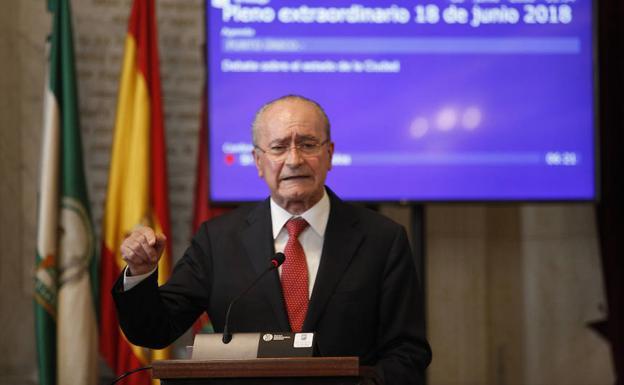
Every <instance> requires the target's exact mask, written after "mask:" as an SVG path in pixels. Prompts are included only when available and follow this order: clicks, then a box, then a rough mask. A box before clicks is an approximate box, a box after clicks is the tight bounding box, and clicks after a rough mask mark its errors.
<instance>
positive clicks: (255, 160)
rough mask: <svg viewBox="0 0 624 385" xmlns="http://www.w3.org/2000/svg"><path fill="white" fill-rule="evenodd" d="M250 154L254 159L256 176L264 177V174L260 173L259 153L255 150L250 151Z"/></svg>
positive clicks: (260, 161) (260, 159) (260, 160)
mask: <svg viewBox="0 0 624 385" xmlns="http://www.w3.org/2000/svg"><path fill="white" fill-rule="evenodd" d="M251 154H252V155H253V158H254V163H255V165H256V170H258V176H259V177H260V178H263V177H264V173H263V172H262V158H261V157H260V153H259V151H258V150H256V149H255V148H254V149H253V150H251Z"/></svg>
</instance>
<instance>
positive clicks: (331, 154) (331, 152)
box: [327, 142, 334, 170]
mask: <svg viewBox="0 0 624 385" xmlns="http://www.w3.org/2000/svg"><path fill="white" fill-rule="evenodd" d="M327 152H329V167H328V168H327V170H331V169H332V159H333V158H334V142H329V144H328V145H327Z"/></svg>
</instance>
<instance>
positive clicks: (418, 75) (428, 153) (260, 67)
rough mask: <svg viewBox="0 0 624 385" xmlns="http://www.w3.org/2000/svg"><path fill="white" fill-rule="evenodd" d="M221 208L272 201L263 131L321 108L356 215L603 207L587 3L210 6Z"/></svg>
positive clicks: (297, 0)
mask: <svg viewBox="0 0 624 385" xmlns="http://www.w3.org/2000/svg"><path fill="white" fill-rule="evenodd" d="M206 10H207V17H206V21H207V26H206V30H207V41H208V44H207V51H208V52H207V55H208V61H207V64H208V90H209V93H208V125H209V132H210V136H209V143H210V144H209V147H210V148H209V154H210V155H209V156H210V159H209V163H210V183H211V188H210V199H212V200H213V201H217V202H241V201H249V200H259V199H263V198H265V197H266V196H267V195H268V193H269V192H268V189H267V187H266V186H265V185H264V183H263V181H262V180H261V179H259V178H258V176H257V172H256V169H255V166H254V164H253V158H252V156H251V150H252V143H251V122H252V120H253V117H254V113H255V112H256V110H257V109H258V108H259V107H260V106H261V105H262V104H263V103H265V102H267V101H269V100H272V99H275V98H277V97H280V96H282V95H287V94H300V95H303V96H306V97H309V98H312V99H314V100H316V101H318V102H319V103H320V104H321V105H322V106H323V107H324V108H325V110H326V112H327V114H328V115H329V118H330V120H331V124H332V139H333V141H334V142H335V145H336V153H335V156H334V159H333V168H332V170H331V171H330V172H329V175H328V180H327V184H328V186H330V187H331V188H332V189H333V190H334V191H336V192H337V193H338V194H339V195H340V196H341V197H343V198H344V199H347V200H356V201H479V200H487V201H492V200H504V201H508V200H546V201H548V200H591V199H594V198H595V170H596V165H595V143H594V140H595V138H594V108H595V106H594V84H593V77H594V69H593V51H594V49H593V37H592V30H593V26H592V3H591V1H589V0H547V1H545V0H447V1H441V0H428V1H424V0H423V1H421V0H411V1H402V0H396V1H390V2H389V1H371V0H360V1H338V0H333V1H320V0H315V1H301V0H288V1H286V0H279V1H278V0H212V1H210V0H209V1H208V2H207V4H206Z"/></svg>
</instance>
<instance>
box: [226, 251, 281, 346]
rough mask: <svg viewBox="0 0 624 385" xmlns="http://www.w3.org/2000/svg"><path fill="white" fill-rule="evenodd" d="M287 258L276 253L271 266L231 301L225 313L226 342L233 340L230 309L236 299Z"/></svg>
mask: <svg viewBox="0 0 624 385" xmlns="http://www.w3.org/2000/svg"><path fill="white" fill-rule="evenodd" d="M285 259H286V256H285V255H284V253H275V255H274V256H273V257H272V258H271V261H270V262H271V266H269V267H268V268H267V269H266V270H265V271H263V272H262V274H260V275H259V276H258V278H256V279H255V280H254V281H253V282H252V283H251V285H249V286H247V288H246V289H245V290H244V291H243V292H242V293H240V294H239V295H238V296H237V297H235V298H234V299H233V300H232V302H230V304H229V306H228V309H227V313H225V324H224V326H223V343H224V344H228V343H230V341H232V333H230V330H229V329H230V328H229V326H230V310H232V305H234V303H235V302H236V301H238V300H239V299H240V298H241V297H242V296H244V295H245V294H247V292H248V291H249V290H251V289H252V288H253V287H254V286H256V283H258V281H259V280H260V279H261V278H262V277H264V276H265V275H266V274H267V273H268V272H269V271H272V270H275V269H277V268H278V267H279V266H280V265H281V264H282V263H284V260H285Z"/></svg>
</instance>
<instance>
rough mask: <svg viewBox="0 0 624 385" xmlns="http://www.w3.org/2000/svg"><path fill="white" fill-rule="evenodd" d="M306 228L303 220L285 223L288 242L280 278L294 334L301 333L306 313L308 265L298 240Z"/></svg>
mask: <svg viewBox="0 0 624 385" xmlns="http://www.w3.org/2000/svg"><path fill="white" fill-rule="evenodd" d="M306 227H308V222H306V220H305V219H303V218H294V219H291V220H289V221H288V222H286V230H287V231H288V242H287V243H286V248H285V249H284V255H286V260H285V261H284V264H283V265H282V277H281V278H282V291H283V292H284V300H285V301H286V310H287V311H288V319H289V320H290V327H291V328H292V331H294V332H300V331H301V329H302V328H303V320H304V319H305V316H306V313H307V312H308V263H307V262H306V257H305V253H304V252H303V247H302V246H301V243H299V239H298V237H299V234H301V232H302V231H303V230H305V228H306Z"/></svg>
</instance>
